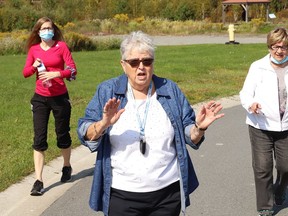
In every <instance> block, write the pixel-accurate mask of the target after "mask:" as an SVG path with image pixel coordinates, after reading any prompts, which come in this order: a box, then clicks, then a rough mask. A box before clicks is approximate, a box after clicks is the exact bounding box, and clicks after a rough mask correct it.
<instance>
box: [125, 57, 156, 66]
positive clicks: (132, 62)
mask: <svg viewBox="0 0 288 216" xmlns="http://www.w3.org/2000/svg"><path fill="white" fill-rule="evenodd" d="M123 61H125V62H127V63H128V64H129V65H130V66H131V67H132V68H135V67H138V66H139V65H140V62H142V64H143V65H144V66H145V67H148V66H150V65H151V64H152V63H153V61H154V59H153V58H143V59H141V60H140V59H126V60H123Z"/></svg>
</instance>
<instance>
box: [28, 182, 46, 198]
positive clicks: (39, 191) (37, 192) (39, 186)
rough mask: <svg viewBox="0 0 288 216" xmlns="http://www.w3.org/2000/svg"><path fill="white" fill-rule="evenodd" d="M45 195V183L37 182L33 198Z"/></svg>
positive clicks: (31, 193)
mask: <svg viewBox="0 0 288 216" xmlns="http://www.w3.org/2000/svg"><path fill="white" fill-rule="evenodd" d="M43 193H44V188H43V182H41V181H39V180H36V181H35V182H34V185H33V187H32V190H31V192H30V195H31V196H41V195H42V194H43Z"/></svg>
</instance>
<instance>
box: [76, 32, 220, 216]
mask: <svg viewBox="0 0 288 216" xmlns="http://www.w3.org/2000/svg"><path fill="white" fill-rule="evenodd" d="M120 51H121V61H120V63H121V66H122V68H123V71H124V74H122V75H121V76H119V77H116V78H113V79H110V80H108V81H105V82H103V83H101V84H100V85H99V86H98V88H97V91H96V93H95V95H94V97H93V98H92V100H91V101H90V103H89V104H88V107H87V109H86V112H85V116H84V117H83V118H80V119H79V123H78V136H79V139H80V140H81V142H82V143H83V144H84V145H85V146H87V147H89V149H90V150H91V151H92V152H94V151H97V160H96V166H95V171H94V179H93V185H92V191H91V196H90V206H91V208H92V209H94V210H95V211H103V212H104V214H105V215H109V216H121V215H123V216H146V215H147V216H148V215H150V216H152V215H157V216H162V215H163V216H176V215H179V214H180V212H181V209H182V211H183V212H185V208H186V207H187V206H188V205H189V204H190V202H189V194H191V193H192V192H193V191H194V190H195V189H196V188H197V186H198V180H197V177H196V174H195V171H194V168H193V165H192V161H191V159H190V157H189V154H188V151H187V149H186V144H188V145H189V146H191V147H192V148H194V149H198V148H199V146H200V144H201V143H202V141H203V140H204V133H205V130H206V129H207V128H208V126H209V125H211V124H212V122H214V121H215V120H216V119H218V118H221V117H222V116H223V115H224V114H218V112H219V111H220V110H221V109H222V106H221V104H220V103H216V102H215V101H210V102H208V103H207V104H206V105H205V106H203V108H202V109H201V110H200V112H199V114H198V115H197V116H195V113H194V111H193V109H192V107H191V106H190V104H189V102H188V101H187V99H186V98H185V96H184V94H183V93H182V92H181V90H180V89H179V87H178V86H177V85H176V84H175V83H174V82H172V81H171V80H168V79H165V78H160V77H158V76H156V75H155V74H154V70H153V69H154V68H153V63H154V61H155V55H154V51H155V47H154V45H153V43H152V40H151V39H150V37H149V36H147V35H146V34H144V33H143V32H141V31H138V32H132V33H131V34H130V35H129V36H127V37H126V38H125V39H124V40H123V42H122V44H121V50H120Z"/></svg>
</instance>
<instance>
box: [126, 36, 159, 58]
mask: <svg viewBox="0 0 288 216" xmlns="http://www.w3.org/2000/svg"><path fill="white" fill-rule="evenodd" d="M155 48H156V47H155V45H154V44H153V41H152V39H151V38H150V37H149V36H148V35H147V34H145V33H143V32H142V31H136V32H131V33H130V34H129V35H128V36H127V37H126V38H124V40H123V41H122V43H121V46H120V53H121V59H122V60H125V59H126V58H127V55H128V54H129V52H131V51H133V50H135V49H137V50H138V51H139V52H148V53H149V54H150V56H151V57H152V58H154V53H155Z"/></svg>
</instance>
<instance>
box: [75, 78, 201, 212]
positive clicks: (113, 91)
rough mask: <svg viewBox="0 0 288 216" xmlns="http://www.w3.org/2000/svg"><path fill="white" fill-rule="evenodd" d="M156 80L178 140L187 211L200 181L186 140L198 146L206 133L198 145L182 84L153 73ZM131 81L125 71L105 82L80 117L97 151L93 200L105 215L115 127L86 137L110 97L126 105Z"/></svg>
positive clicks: (81, 131) (82, 132) (87, 143)
mask: <svg viewBox="0 0 288 216" xmlns="http://www.w3.org/2000/svg"><path fill="white" fill-rule="evenodd" d="M152 80H153V82H154V85H155V89H156V93H157V100H158V101H159V103H160V104H161V105H162V107H163V109H164V110H165V112H166V114H167V116H168V117H169V119H170V121H171V124H172V126H173V128H174V132H175V137H174V142H175V149H176V152H177V159H178V162H179V163H178V164H179V170H180V185H181V189H180V190H181V203H182V211H185V208H186V207H187V206H189V205H190V200H189V194H191V193H192V192H193V191H194V190H195V189H196V188H197V187H198V185H199V183H198V180H197V176H196V173H195V170H194V168H193V164H192V161H191V159H190V157H189V154H188V151H187V149H186V144H188V145H190V146H191V147H192V148H194V149H198V148H199V146H200V143H202V142H203V140H204V137H202V139H201V141H200V142H199V144H197V145H195V144H194V143H193V142H192V141H191V139H190V129H191V127H192V125H193V124H194V123H195V112H194V110H193V109H192V107H191V106H190V104H189V103H188V101H187V99H186V98H185V96H184V94H183V93H182V92H181V90H180V89H179V87H178V86H177V85H176V84H175V83H174V82H173V81H171V80H168V79H165V78H160V77H157V76H156V75H153V77H152ZM127 82H128V78H127V76H126V75H125V74H123V75H121V76H119V77H116V78H113V79H110V80H107V81H105V82H103V83H101V84H100V85H99V86H98V88H97V91H96V93H95V95H94V97H93V98H92V100H91V101H90V103H89V104H88V106H87V108H86V112H85V116H84V117H83V118H80V119H79V122H78V130H77V132H78V137H79V139H80V141H81V143H82V144H83V145H85V146H87V147H88V148H89V149H90V150H91V152H95V151H97V158H96V165H95V169H94V177H93V183H92V189H91V194H90V202H89V204H90V207H91V208H92V209H94V210H95V211H103V213H104V214H105V215H108V210H109V200H110V188H111V182H112V176H111V172H112V171H111V160H110V151H111V146H110V140H109V132H110V130H111V127H109V128H107V130H106V133H105V134H104V135H103V136H102V137H100V138H99V139H98V140H96V141H89V140H85V138H84V137H85V134H86V132H87V129H88V127H89V126H90V125H91V124H92V123H93V122H96V121H100V120H101V119H102V109H103V107H104V105H105V103H106V102H107V101H108V100H109V99H110V98H113V97H115V98H117V99H120V100H121V103H120V108H121V109H122V108H124V107H125V105H126V104H127V98H126V91H127ZM120 118H121V117H120Z"/></svg>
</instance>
